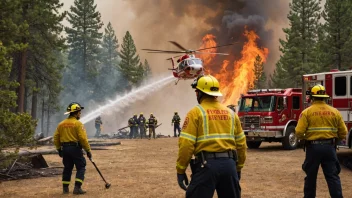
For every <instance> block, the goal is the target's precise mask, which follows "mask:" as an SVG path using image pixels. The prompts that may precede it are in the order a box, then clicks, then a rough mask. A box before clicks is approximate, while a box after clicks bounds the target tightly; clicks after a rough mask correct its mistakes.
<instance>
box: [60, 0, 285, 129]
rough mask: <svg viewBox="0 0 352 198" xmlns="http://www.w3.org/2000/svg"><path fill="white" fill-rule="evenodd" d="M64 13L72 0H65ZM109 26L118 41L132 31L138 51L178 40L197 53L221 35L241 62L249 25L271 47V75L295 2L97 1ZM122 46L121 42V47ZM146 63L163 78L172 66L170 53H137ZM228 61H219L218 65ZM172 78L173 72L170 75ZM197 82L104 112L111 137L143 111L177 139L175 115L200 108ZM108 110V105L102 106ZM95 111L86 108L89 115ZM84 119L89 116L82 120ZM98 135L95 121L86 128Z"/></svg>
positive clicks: (268, 67)
mask: <svg viewBox="0 0 352 198" xmlns="http://www.w3.org/2000/svg"><path fill="white" fill-rule="evenodd" d="M62 2H63V3H64V4H65V5H64V6H65V10H68V9H69V7H70V6H71V5H72V4H73V0H62ZM95 2H96V4H97V9H98V10H99V12H101V15H102V20H103V22H104V24H108V22H111V23H112V25H113V28H114V30H115V32H116V35H117V37H118V39H119V41H120V42H121V41H122V37H123V36H124V35H125V33H126V31H130V33H131V35H132V37H133V39H134V41H135V44H136V47H137V49H142V48H154V49H165V50H176V49H177V48H176V47H175V46H173V45H171V44H170V43H168V41H171V40H173V41H177V42H179V43H180V44H181V45H183V46H184V47H185V48H187V49H197V48H199V47H200V46H201V44H202V38H203V36H204V35H205V34H208V33H211V34H214V35H215V36H216V41H217V43H218V44H219V45H221V44H227V43H233V42H236V41H237V42H239V44H238V45H235V46H233V47H232V46H231V47H224V48H219V50H218V51H219V52H224V53H231V55H232V56H233V59H237V58H239V57H240V51H241V49H242V46H243V42H244V41H246V39H245V37H244V36H243V35H242V34H243V30H244V25H247V27H248V29H251V30H255V31H256V32H257V34H258V35H259V37H260V40H259V41H258V42H259V46H261V47H266V48H269V51H270V52H269V57H268V59H267V63H266V64H265V71H266V73H271V72H272V71H273V69H274V67H275V63H276V62H277V60H278V58H279V38H284V34H283V32H282V28H284V27H288V20H287V14H288V10H289V7H288V5H289V2H290V0H192V1H189V0H128V1H126V0H104V1H102V0H100V1H95ZM120 44H121V43H120ZM138 53H139V55H140V56H141V60H144V59H145V58H146V59H148V62H149V63H150V66H151V67H152V72H153V74H154V75H158V74H164V73H165V72H168V71H167V68H169V67H171V64H170V62H169V61H167V60H166V58H170V55H168V54H166V55H165V54H147V53H146V52H144V51H140V50H139V51H138ZM223 58H226V59H228V58H229V57H220V56H217V57H216V60H215V61H216V62H221V60H222V59H223ZM170 75H172V74H171V72H170ZM191 83H192V80H185V81H180V82H179V83H178V85H177V86H175V85H173V84H169V85H168V86H166V87H164V88H162V89H161V90H160V91H158V92H155V93H153V94H152V95H151V96H148V97H147V98H145V99H143V100H142V102H140V101H137V102H135V103H133V104H130V105H129V106H128V107H126V108H125V109H121V110H119V112H118V113H116V114H115V115H114V114H109V115H108V114H107V113H105V114H104V113H103V115H102V119H103V122H104V123H105V126H104V127H105V128H104V129H105V131H106V132H116V129H117V127H123V126H125V125H127V120H128V119H129V118H130V117H131V116H132V115H133V114H139V113H140V112H143V113H144V115H145V116H146V117H149V114H150V113H154V115H156V117H157V118H158V121H159V123H163V125H162V126H161V127H160V128H158V129H157V133H159V132H160V133H162V134H164V135H173V128H172V127H171V126H170V123H171V119H172V116H173V113H174V111H178V113H179V114H180V116H181V119H182V122H183V119H184V117H185V115H186V113H187V112H188V111H189V110H190V108H192V107H193V106H194V105H196V104H197V101H196V98H195V93H194V91H193V90H192V89H191V87H190V84H191ZM101 105H104V104H101ZM91 110H92V111H94V108H89V107H87V112H90V111H91ZM83 116H84V115H83ZM86 127H87V130H88V131H89V133H90V134H91V135H93V134H94V126H93V123H92V122H89V123H87V124H86Z"/></svg>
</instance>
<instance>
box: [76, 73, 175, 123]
mask: <svg viewBox="0 0 352 198" xmlns="http://www.w3.org/2000/svg"><path fill="white" fill-rule="evenodd" d="M173 80H174V77H173V76H168V77H165V78H163V79H161V80H158V81H155V82H153V83H149V84H147V85H145V86H142V87H139V88H137V89H134V90H132V91H131V92H129V93H127V94H125V95H124V96H121V97H118V98H116V99H115V100H113V101H108V103H107V104H105V105H103V106H100V107H99V108H97V109H95V110H93V111H90V112H89V113H88V114H86V115H84V116H83V117H82V118H81V119H80V121H81V122H82V123H83V124H85V123H87V122H89V121H91V120H93V119H95V118H96V117H98V116H99V115H100V114H101V113H102V112H104V111H106V110H107V109H108V108H114V111H118V110H120V109H122V108H124V107H126V106H128V105H131V103H134V102H136V101H137V100H142V99H144V98H146V97H147V96H148V95H150V94H152V93H154V92H156V91H158V90H160V89H161V88H163V87H164V86H166V85H168V84H169V83H170V82H173Z"/></svg>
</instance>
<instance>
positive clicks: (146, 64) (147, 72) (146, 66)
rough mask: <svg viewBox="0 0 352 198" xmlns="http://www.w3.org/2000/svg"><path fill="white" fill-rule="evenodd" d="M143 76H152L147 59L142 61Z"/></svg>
mask: <svg viewBox="0 0 352 198" xmlns="http://www.w3.org/2000/svg"><path fill="white" fill-rule="evenodd" d="M143 66H144V76H145V77H151V76H152V69H151V68H150V65H149V62H148V61H147V59H144V65H143Z"/></svg>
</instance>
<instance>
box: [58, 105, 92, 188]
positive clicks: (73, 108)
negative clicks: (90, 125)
mask: <svg viewBox="0 0 352 198" xmlns="http://www.w3.org/2000/svg"><path fill="white" fill-rule="evenodd" d="M82 109H84V107H82V106H81V105H80V104H79V103H77V102H73V103H71V104H69V105H68V107H67V112H66V113H65V114H70V115H69V116H68V118H67V119H65V120H63V121H62V122H61V123H60V124H59V125H58V126H57V128H56V131H55V133H54V144H55V147H56V149H57V150H58V152H59V155H60V157H62V162H63V164H64V171H63V173H62V184H63V193H64V194H67V193H69V188H68V187H69V184H70V180H71V174H72V169H73V166H76V170H77V172H76V179H75V188H74V190H73V194H84V193H85V191H83V190H82V188H81V186H82V183H83V180H84V173H85V170H86V159H85V158H84V157H83V152H82V148H83V149H84V150H85V151H86V152H87V156H88V158H90V159H91V158H92V154H91V150H90V146H89V143H88V139H87V133H86V130H85V129H84V125H83V124H82V123H81V122H80V121H79V119H80V117H81V110H82Z"/></svg>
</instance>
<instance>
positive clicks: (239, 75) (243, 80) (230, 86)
mask: <svg viewBox="0 0 352 198" xmlns="http://www.w3.org/2000/svg"><path fill="white" fill-rule="evenodd" d="M243 36H245V38H246V39H247V41H246V42H245V43H244V45H243V47H242V51H241V58H240V59H238V60H234V61H233V62H231V61H230V60H223V61H222V65H221V69H220V71H216V68H218V65H217V64H213V63H212V61H214V60H215V56H214V55H212V54H210V55H207V54H201V55H200V57H201V58H202V60H204V65H205V71H206V73H210V74H212V75H214V76H215V77H216V78H217V79H218V80H219V82H220V85H221V92H222V93H223V95H224V97H223V101H222V103H224V104H226V105H229V104H237V101H238V99H239V98H240V95H241V94H242V93H245V92H246V91H247V90H248V89H249V88H251V87H254V83H255V80H256V75H255V72H254V71H255V62H256V58H257V57H258V56H259V57H260V58H261V62H262V63H263V64H264V63H265V62H266V58H267V56H268V54H269V50H268V49H267V48H260V47H258V45H257V43H256V40H257V39H259V36H258V35H257V34H256V33H255V32H254V31H249V30H247V29H245V31H244V33H243ZM214 39H215V37H214V36H212V35H209V34H208V35H206V36H204V37H203V45H202V46H201V48H206V47H215V46H216V42H215V40H214ZM209 52H216V49H212V50H211V51H209Z"/></svg>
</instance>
